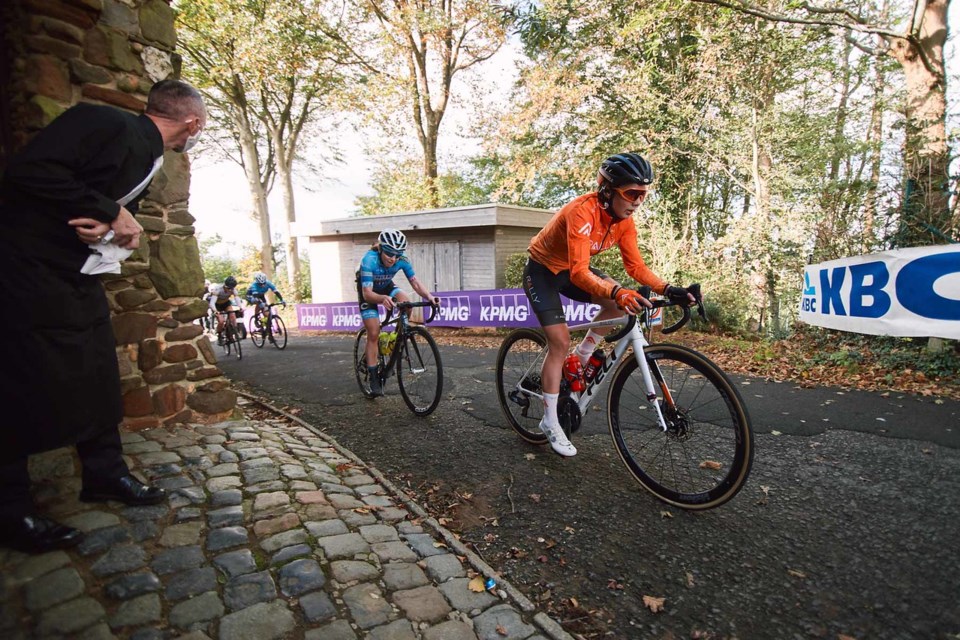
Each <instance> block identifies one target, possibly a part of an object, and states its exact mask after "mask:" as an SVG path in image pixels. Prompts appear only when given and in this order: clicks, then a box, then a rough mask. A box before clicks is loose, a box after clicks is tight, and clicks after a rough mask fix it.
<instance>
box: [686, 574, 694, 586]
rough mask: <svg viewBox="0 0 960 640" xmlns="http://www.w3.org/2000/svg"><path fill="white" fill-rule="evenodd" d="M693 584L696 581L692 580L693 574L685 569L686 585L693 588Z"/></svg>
mask: <svg viewBox="0 0 960 640" xmlns="http://www.w3.org/2000/svg"><path fill="white" fill-rule="evenodd" d="M694 584H696V583H694V581H693V574H692V573H690V572H689V571H687V586H688V587H690V588H693V586H694Z"/></svg>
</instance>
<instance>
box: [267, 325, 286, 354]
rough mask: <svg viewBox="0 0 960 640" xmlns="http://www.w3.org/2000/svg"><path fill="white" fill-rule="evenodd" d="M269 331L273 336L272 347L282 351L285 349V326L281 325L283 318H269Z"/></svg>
mask: <svg viewBox="0 0 960 640" xmlns="http://www.w3.org/2000/svg"><path fill="white" fill-rule="evenodd" d="M270 331H271V333H272V335H273V340H271V342H273V346H275V347H276V348H277V349H280V350H281V351H283V350H284V349H286V348H287V325H285V324H283V318H281V317H280V316H273V317H271V318H270Z"/></svg>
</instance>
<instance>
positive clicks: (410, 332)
mask: <svg viewBox="0 0 960 640" xmlns="http://www.w3.org/2000/svg"><path fill="white" fill-rule="evenodd" d="M397 348H398V349H400V350H401V351H400V354H399V356H400V359H399V360H398V362H397V382H398V383H399V385H400V395H401V396H403V401H404V402H406V403H407V406H408V407H410V410H411V411H413V413H414V415H417V416H421V417H423V416H428V415H430V414H431V413H433V410H434V409H436V408H437V405H438V404H440V395H441V394H442V393H443V362H442V361H441V360H440V350H439V349H437V343H436V342H434V340H433V336H431V335H430V333H429V332H428V331H427V330H426V329H424V328H423V327H410V328H409V329H407V331H406V333H405V334H404V336H403V342H402V343H401V344H399V345H397Z"/></svg>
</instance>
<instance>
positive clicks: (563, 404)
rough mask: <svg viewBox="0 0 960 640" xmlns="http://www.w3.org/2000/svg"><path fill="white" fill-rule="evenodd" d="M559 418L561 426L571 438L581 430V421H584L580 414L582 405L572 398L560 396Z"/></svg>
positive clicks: (558, 404) (558, 402) (558, 401)
mask: <svg viewBox="0 0 960 640" xmlns="http://www.w3.org/2000/svg"><path fill="white" fill-rule="evenodd" d="M557 418H559V419H560V426H561V427H563V432H564V433H565V434H567V437H568V438H569V437H570V435H571V434H574V433H576V432H577V431H578V430H579V429H580V421H581V420H582V419H583V416H582V415H581V414H580V405H578V404H577V401H576V400H574V399H573V398H572V397H570V396H560V399H559V400H557Z"/></svg>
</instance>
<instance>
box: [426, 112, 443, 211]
mask: <svg viewBox="0 0 960 640" xmlns="http://www.w3.org/2000/svg"><path fill="white" fill-rule="evenodd" d="M438 128H439V127H437V126H435V125H433V124H432V123H430V124H429V126H428V127H427V130H426V132H425V133H426V135H425V136H424V140H423V175H424V177H425V178H426V180H427V189H428V190H429V191H430V206H432V207H433V208H437V207H439V206H440V190H439V188H438V186H439V185H438V184H437V179H438V178H439V176H438V172H437V137H438V136H437V134H438V131H437V129H438Z"/></svg>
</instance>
